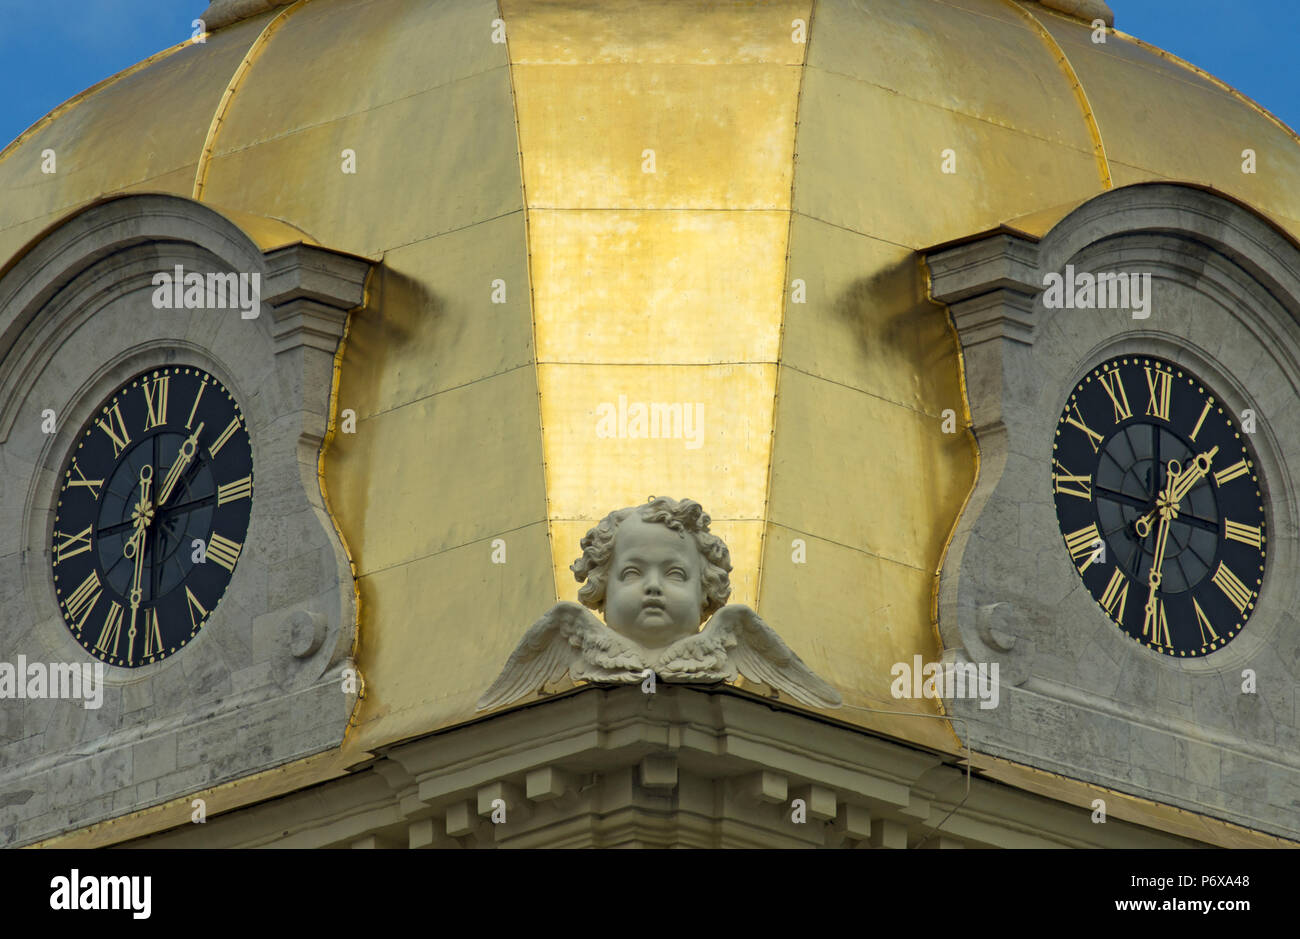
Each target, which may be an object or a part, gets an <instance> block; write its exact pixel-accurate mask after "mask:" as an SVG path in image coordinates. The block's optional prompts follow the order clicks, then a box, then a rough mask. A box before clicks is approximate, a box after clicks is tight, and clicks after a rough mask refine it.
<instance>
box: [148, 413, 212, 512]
mask: <svg viewBox="0 0 1300 939" xmlns="http://www.w3.org/2000/svg"><path fill="white" fill-rule="evenodd" d="M202 432H203V422H202V421H199V426H198V427H196V428H194V433H192V434H190V435H189V437H187V438H186V440H185V442H184V443H183V444H181V452H180V455H179V456H177V457H176V462H175V463H173V464H172V468H171V469H169V470H168V471H167V476H166V478H165V479H163V483H162V488H161V489H159V490H158V505H160V506H162V505H164V504H166V502H167V500H168V499H169V498H170V497H171V494H172V489H174V488H175V486H176V482H177V480H179V479H180V478H181V474H182V473H184V472H185V468H186V467H187V466H189V465H190V461H191V460H193V459H194V453H195V451H197V450H198V448H199V434H200V433H202Z"/></svg>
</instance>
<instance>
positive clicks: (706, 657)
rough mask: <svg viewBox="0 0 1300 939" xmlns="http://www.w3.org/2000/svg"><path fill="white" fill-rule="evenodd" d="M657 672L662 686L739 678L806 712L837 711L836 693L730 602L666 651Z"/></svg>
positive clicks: (838, 699) (765, 627)
mask: <svg viewBox="0 0 1300 939" xmlns="http://www.w3.org/2000/svg"><path fill="white" fill-rule="evenodd" d="M655 671H656V672H657V673H658V674H659V677H660V678H662V679H663V680H664V681H718V680H725V681H734V680H735V678H736V676H737V674H740V675H744V676H745V677H746V678H748V679H750V680H752V681H761V682H763V683H764V684H766V685H770V686H771V687H773V688H776V689H779V690H780V691H784V692H785V693H786V694H788V695H789V696H790V697H792V698H794V699H795V700H796V701H798V702H800V703H801V704H806V705H808V706H810V707H820V708H837V707H839V706H840V705H841V704H842V703H843V699H842V698H841V697H840V693H839V692H838V691H836V690H835V689H834V688H833V687H831V686H830V685H829V684H827V683H826V682H825V681H823V680H822V678H821V677H820V676H818V675H817V673H816V672H814V671H813V670H812V669H810V668H809V667H808V666H807V665H805V664H804V663H803V659H801V658H799V656H797V655H795V654H794V651H793V650H792V649H791V648H790V647H789V646H787V645H786V644H785V643H784V642H783V641H782V640H781V637H780V636H778V635H777V634H776V631H775V630H774V629H772V627H771V626H769V625H767V623H765V622H763V621H762V620H761V619H759V616H758V614H757V613H755V612H754V611H753V610H751V609H750V608H749V607H747V606H744V605H743V604H739V603H731V604H728V605H727V606H724V607H723V608H722V609H720V610H718V612H716V613H714V614H713V618H712V619H710V620H709V624H708V626H706V627H705V628H704V630H703V631H702V632H700V633H698V634H697V635H694V636H689V637H687V638H686V639H681V640H678V641H677V642H675V643H674V644H673V645H671V646H669V647H668V649H667V650H665V652H664V654H663V656H662V657H661V658H660V660H659V663H658V665H657V666H656V668H655Z"/></svg>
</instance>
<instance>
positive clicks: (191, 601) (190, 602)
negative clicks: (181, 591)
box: [185, 587, 208, 629]
mask: <svg viewBox="0 0 1300 939" xmlns="http://www.w3.org/2000/svg"><path fill="white" fill-rule="evenodd" d="M185 603H186V605H187V606H188V607H189V609H190V626H192V627H193V628H194V629H198V628H199V623H201V622H203V618H204V617H205V616H207V615H208V611H207V610H205V609H203V604H202V603H200V602H199V598H198V597H196V596H194V594H193V592H192V591H191V590H190V588H189V587H186V588H185ZM195 610H198V611H199V615H198V616H197V617H195V615H194V611H195Z"/></svg>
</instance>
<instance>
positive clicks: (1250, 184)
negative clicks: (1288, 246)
mask: <svg viewBox="0 0 1300 939" xmlns="http://www.w3.org/2000/svg"><path fill="white" fill-rule="evenodd" d="M1041 20H1042V22H1043V25H1044V26H1045V27H1046V28H1047V29H1049V30H1050V31H1051V32H1052V34H1053V35H1054V36H1055V37H1056V38H1057V41H1058V42H1060V43H1061V46H1062V48H1064V49H1065V50H1066V52H1067V53H1068V55H1069V56H1070V61H1071V62H1072V63H1073V64H1074V68H1075V71H1076V72H1078V75H1079V78H1080V80H1081V81H1082V82H1083V85H1084V87H1085V88H1086V89H1087V90H1088V97H1089V100H1090V101H1091V102H1092V106H1093V110H1094V112H1095V113H1096V116H1097V122H1098V124H1099V125H1100V127H1101V130H1102V133H1103V135H1104V136H1105V139H1106V150H1107V153H1109V154H1110V156H1111V158H1112V160H1120V161H1123V162H1124V163H1127V164H1129V165H1131V166H1135V167H1141V168H1143V169H1145V170H1147V171H1148V172H1150V173H1151V174H1152V175H1153V176H1156V175H1158V176H1160V177H1163V178H1167V179H1175V180H1180V181H1186V182H1195V183H1201V184H1204V185H1208V186H1212V187H1214V188H1215V189H1217V190H1218V191H1220V192H1224V193H1227V194H1229V195H1232V196H1235V197H1236V198H1238V199H1241V200H1242V201H1243V202H1245V203H1246V204H1248V205H1251V206H1254V207H1255V208H1256V210H1257V211H1259V212H1261V213H1263V214H1264V215H1266V216H1268V217H1271V218H1274V219H1275V220H1278V218H1279V216H1283V217H1286V218H1291V219H1294V218H1300V140H1297V138H1296V136H1295V134H1294V132H1292V131H1290V130H1289V129H1287V128H1285V127H1284V126H1280V125H1279V123H1275V121H1274V119H1271V118H1270V117H1268V116H1265V115H1264V113H1261V112H1262V109H1260V110H1256V108H1258V105H1254V103H1253V102H1250V101H1249V100H1248V99H1246V98H1244V96H1242V95H1240V94H1238V93H1237V92H1235V91H1232V90H1231V89H1227V90H1225V86H1221V85H1219V84H1216V83H1215V82H1213V81H1211V80H1209V79H1207V78H1205V77H1202V76H1201V75H1199V74H1197V72H1196V71H1194V70H1192V69H1191V68H1190V67H1186V66H1184V65H1181V64H1179V62H1178V61H1177V60H1176V59H1174V58H1173V57H1172V56H1168V54H1167V53H1162V52H1160V51H1159V50H1154V49H1153V48H1152V47H1149V46H1146V45H1145V44H1143V45H1139V44H1138V43H1137V42H1135V41H1134V40H1132V39H1131V38H1129V37H1127V36H1125V35H1123V34H1122V33H1119V34H1115V33H1112V34H1111V35H1110V36H1108V38H1107V41H1106V43H1105V44H1101V43H1093V42H1092V40H1091V30H1089V29H1088V28H1087V26H1085V25H1084V24H1082V23H1077V22H1074V21H1072V20H1069V19H1067V18H1065V17H1061V16H1056V15H1051V14H1044V15H1043V16H1042V17H1041ZM1135 89H1141V94H1140V95H1135V93H1134V91H1135ZM1247 148H1249V149H1252V150H1254V151H1255V154H1256V169H1257V171H1256V172H1254V173H1245V172H1242V161H1243V157H1242V151H1243V150H1245V149H1247ZM1292 234H1293V235H1295V234H1297V232H1296V231H1295V230H1294V229H1293V230H1292Z"/></svg>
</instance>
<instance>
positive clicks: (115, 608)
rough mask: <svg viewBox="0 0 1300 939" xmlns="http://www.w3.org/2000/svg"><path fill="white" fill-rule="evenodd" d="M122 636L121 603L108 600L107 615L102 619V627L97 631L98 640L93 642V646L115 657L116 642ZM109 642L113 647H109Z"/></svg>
mask: <svg viewBox="0 0 1300 939" xmlns="http://www.w3.org/2000/svg"><path fill="white" fill-rule="evenodd" d="M121 638H122V605H121V604H120V603H118V602H117V601H116V600H112V601H110V602H109V606H108V617H107V618H106V619H105V620H104V628H103V629H101V630H100V631H99V640H98V641H97V642H96V643H95V648H96V649H98V650H99V651H100V652H102V653H104V654H105V655H111V656H113V658H117V644H118V641H119V640H120V639H121ZM109 642H112V643H113V648H112V649H109V647H108V644H109Z"/></svg>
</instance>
